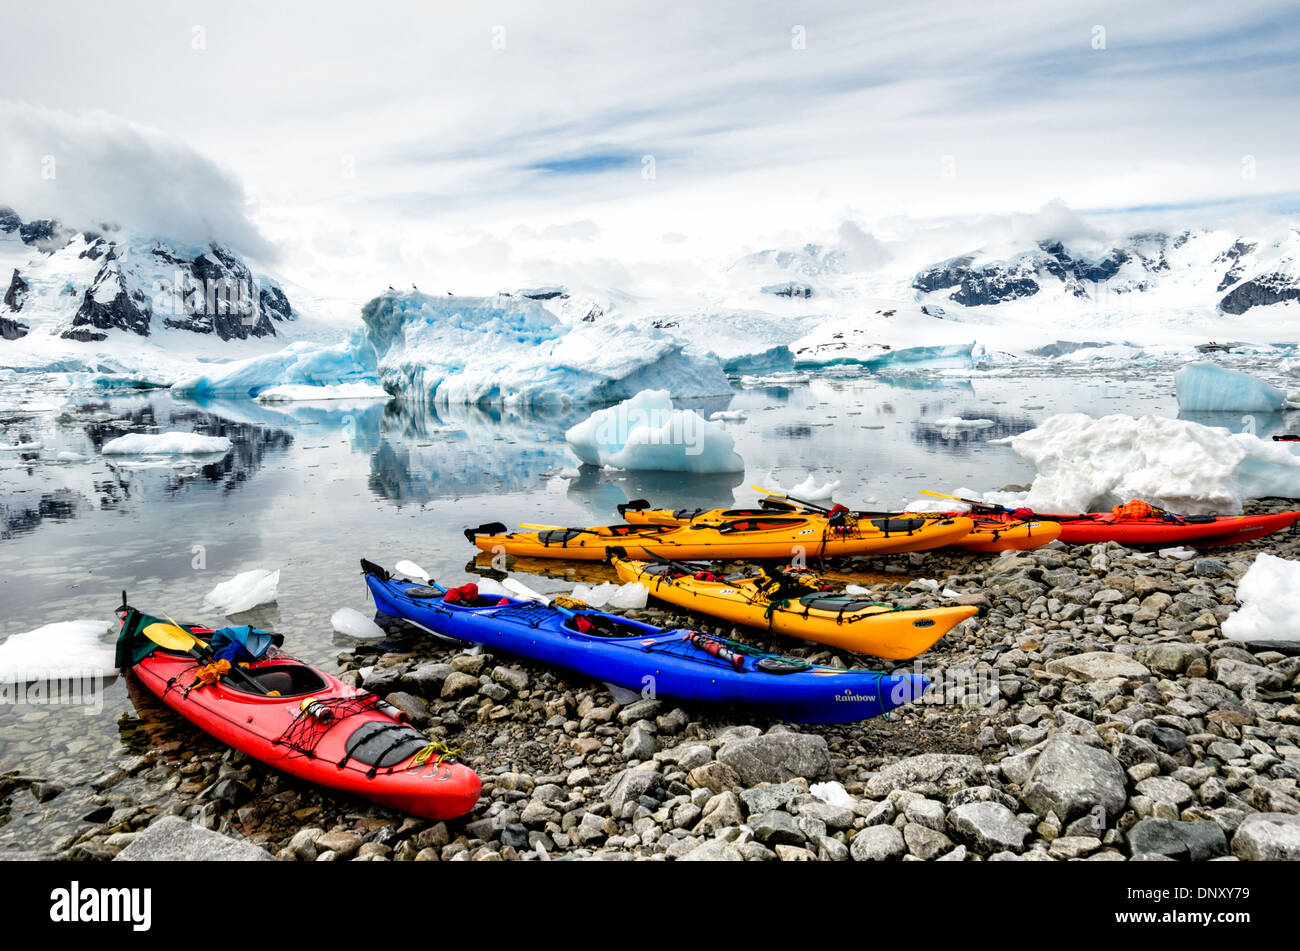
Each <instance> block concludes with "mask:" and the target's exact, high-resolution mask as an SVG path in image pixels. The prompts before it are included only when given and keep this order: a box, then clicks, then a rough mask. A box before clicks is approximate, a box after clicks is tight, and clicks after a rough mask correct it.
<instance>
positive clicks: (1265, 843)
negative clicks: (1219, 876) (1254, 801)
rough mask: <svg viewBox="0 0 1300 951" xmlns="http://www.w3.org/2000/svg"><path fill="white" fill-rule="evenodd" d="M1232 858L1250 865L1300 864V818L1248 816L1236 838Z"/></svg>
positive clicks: (1264, 813) (1279, 815)
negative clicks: (1253, 863)
mask: <svg viewBox="0 0 1300 951" xmlns="http://www.w3.org/2000/svg"><path fill="white" fill-rule="evenodd" d="M1232 854H1233V855H1235V856H1237V858H1239V859H1245V860H1246V861H1249V862H1300V816H1297V815H1288V814H1285V813H1280V812H1261V813H1255V814H1254V815H1250V816H1247V817H1246V818H1245V820H1244V821H1243V822H1242V823H1241V825H1240V826H1238V827H1237V832H1236V834H1235V835H1233V837H1232Z"/></svg>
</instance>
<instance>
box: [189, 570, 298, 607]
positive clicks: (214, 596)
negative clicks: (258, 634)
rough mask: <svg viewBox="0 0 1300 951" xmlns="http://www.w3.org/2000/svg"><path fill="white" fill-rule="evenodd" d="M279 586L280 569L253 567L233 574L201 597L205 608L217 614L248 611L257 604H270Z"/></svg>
mask: <svg viewBox="0 0 1300 951" xmlns="http://www.w3.org/2000/svg"><path fill="white" fill-rule="evenodd" d="M279 586H280V569H278V568H277V569H276V570H275V571H267V570H266V569H265V568H254V569H252V570H251V571H245V572H242V573H240V574H237V575H235V577H233V578H231V579H230V580H229V581H223V582H222V583H221V584H219V585H217V586H216V587H215V588H213V589H212V590H211V591H209V592H208V593H207V594H206V595H204V598H203V607H204V609H205V610H208V611H214V612H216V613H218V614H224V615H231V614H239V613H240V612H242V611H249V610H252V609H253V608H255V607H257V606H258V605H259V604H270V603H271V602H272V601H274V600H275V598H276V591H277V589H278V588H279Z"/></svg>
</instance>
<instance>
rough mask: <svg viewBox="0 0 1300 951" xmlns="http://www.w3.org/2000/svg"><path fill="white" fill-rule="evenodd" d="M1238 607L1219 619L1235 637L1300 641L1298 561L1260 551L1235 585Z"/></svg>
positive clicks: (1299, 573) (1227, 635)
mask: <svg viewBox="0 0 1300 951" xmlns="http://www.w3.org/2000/svg"><path fill="white" fill-rule="evenodd" d="M1237 600H1238V601H1240V602H1241V607H1240V608H1239V609H1238V610H1236V611H1234V612H1232V614H1230V615H1228V617H1227V618H1226V619H1225V620H1224V622H1223V633H1224V636H1226V637H1230V638H1232V639H1233V640H1235V641H1300V561H1289V560H1287V559H1285V558H1278V557H1277V556H1276V555H1270V554H1268V553H1267V552H1260V553H1259V555H1257V556H1256V557H1255V563H1254V564H1253V565H1251V566H1250V570H1248V571H1247V572H1246V573H1245V574H1244V575H1243V576H1242V578H1241V581H1240V583H1238V585H1237Z"/></svg>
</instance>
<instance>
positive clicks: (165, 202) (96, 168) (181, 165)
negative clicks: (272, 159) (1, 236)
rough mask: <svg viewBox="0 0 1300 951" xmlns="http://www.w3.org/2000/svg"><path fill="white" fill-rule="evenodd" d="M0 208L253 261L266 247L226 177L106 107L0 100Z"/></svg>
mask: <svg viewBox="0 0 1300 951" xmlns="http://www.w3.org/2000/svg"><path fill="white" fill-rule="evenodd" d="M0 140H2V141H3V142H4V143H5V156H4V160H3V162H0V204H10V205H12V206H13V207H14V209H15V210H16V211H17V212H18V213H19V215H20V216H22V217H23V218H26V219H31V218H56V219H58V220H59V221H61V222H63V223H64V224H67V225H69V226H72V227H77V228H91V227H95V226H98V225H100V224H117V225H122V226H123V227H126V228H129V229H131V230H132V231H135V232H137V233H140V234H144V235H148V236H157V237H167V238H173V239H177V240H181V241H187V242H191V243H194V244H199V245H203V244H206V243H208V242H209V241H222V242H225V243H228V244H230V245H232V246H234V247H236V248H239V249H240V250H241V251H242V252H244V253H247V254H251V255H253V256H255V257H262V258H266V257H269V256H271V247H270V245H269V244H268V243H267V242H266V241H265V240H264V239H263V238H262V236H261V234H260V233H259V231H258V229H257V227H256V226H255V225H254V224H253V222H252V220H251V219H250V217H249V207H248V201H247V199H246V198H245V195H244V190H243V188H242V186H241V185H240V183H239V181H238V180H237V179H236V178H235V176H234V175H233V174H232V173H230V172H228V171H225V170H223V169H221V168H219V167H218V166H217V165H216V164H215V163H213V162H212V161H211V160H209V159H207V158H205V157H204V156H202V155H200V154H199V153H198V152H197V151H195V150H194V149H192V148H190V147H189V146H187V145H185V144H184V143H182V142H180V141H178V140H176V139H174V138H171V137H169V136H167V135H166V134H164V133H162V132H159V131H158V130H155V129H149V128H145V127H142V126H138V125H135V124H133V123H130V122H127V121H126V120H124V119H121V118H119V117H117V116H114V115H110V114H109V113H106V112H86V113H81V114H76V115H74V114H70V113H66V112H61V111H58V110H55V109H48V108H41V107H37V106H31V105H26V104H22V103H14V102H0Z"/></svg>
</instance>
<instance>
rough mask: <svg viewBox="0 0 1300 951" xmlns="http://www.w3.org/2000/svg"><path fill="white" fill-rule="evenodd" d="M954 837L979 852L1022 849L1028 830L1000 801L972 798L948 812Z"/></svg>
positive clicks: (1017, 850) (987, 852)
mask: <svg viewBox="0 0 1300 951" xmlns="http://www.w3.org/2000/svg"><path fill="white" fill-rule="evenodd" d="M948 831H949V832H950V833H951V834H952V837H953V839H955V840H956V841H958V842H960V843H962V844H963V845H965V846H967V847H968V848H970V850H971V851H972V852H976V853H978V854H980V855H992V854H994V853H997V852H1023V851H1024V848H1025V840H1026V839H1027V838H1029V830H1028V829H1026V828H1025V827H1024V825H1023V824H1022V823H1021V822H1020V820H1019V819H1017V818H1016V814H1015V813H1014V812H1012V811H1011V810H1010V809H1008V808H1007V807H1006V806H1004V805H1002V804H1001V803H998V802H970V803H967V804H966V805H964V806H958V807H957V808H956V809H953V810H951V811H949V813H948Z"/></svg>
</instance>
